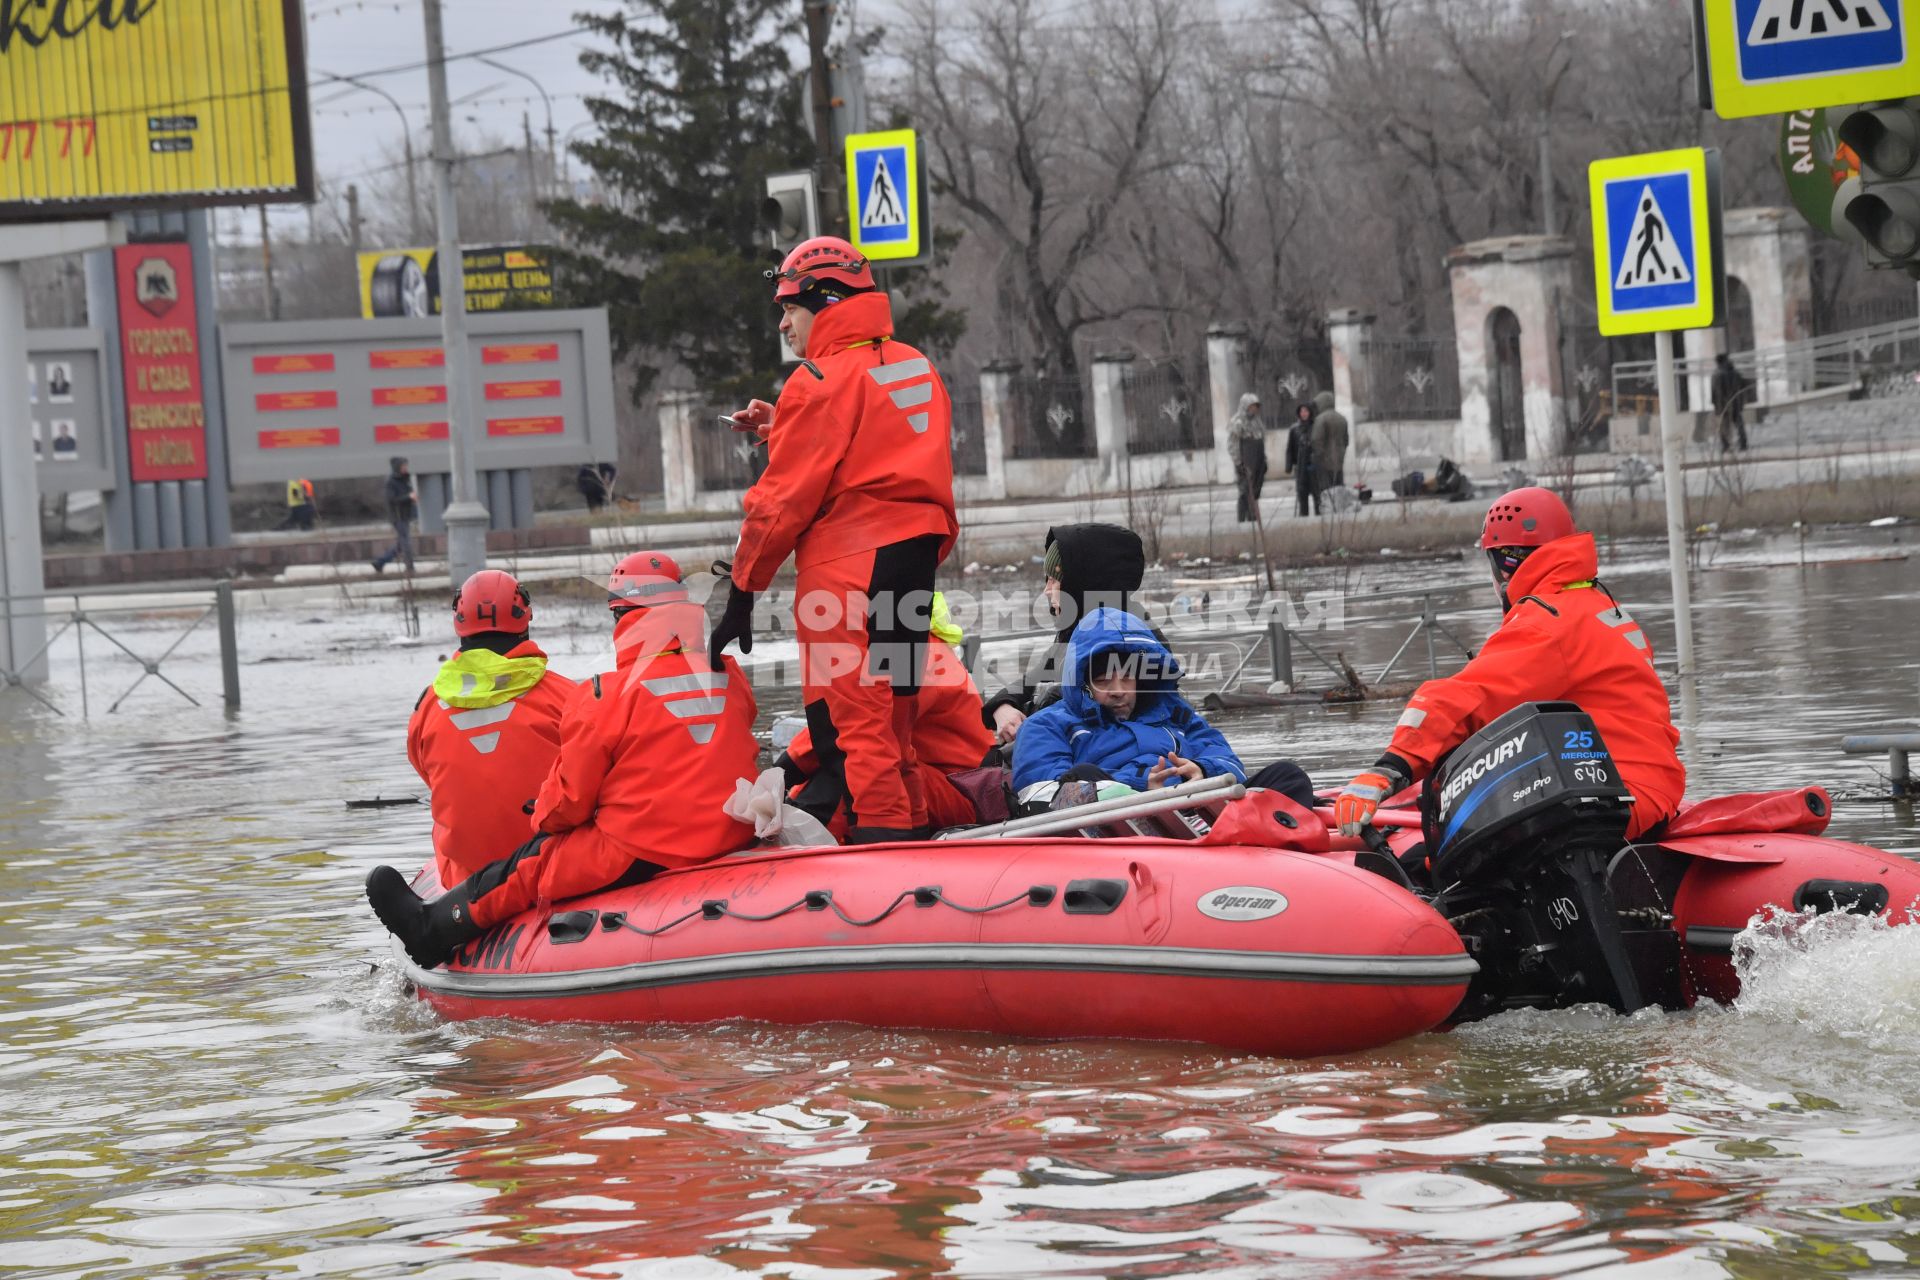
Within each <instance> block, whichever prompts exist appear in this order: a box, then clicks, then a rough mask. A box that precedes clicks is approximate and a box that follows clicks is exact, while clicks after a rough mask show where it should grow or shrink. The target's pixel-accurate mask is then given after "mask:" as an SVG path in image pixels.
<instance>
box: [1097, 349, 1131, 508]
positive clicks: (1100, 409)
mask: <svg viewBox="0 0 1920 1280" xmlns="http://www.w3.org/2000/svg"><path fill="white" fill-rule="evenodd" d="M1132 363H1133V354H1132V353H1131V352H1127V351H1103V352H1097V353H1095V355H1094V357H1093V439H1094V447H1095V450H1096V451H1097V453H1098V455H1099V459H1100V482H1101V487H1102V489H1103V490H1104V491H1106V492H1108V493H1113V492H1117V491H1119V490H1120V489H1123V488H1125V487H1126V482H1127V459H1128V455H1130V454H1131V453H1132V452H1133V440H1132V430H1133V424H1132V423H1131V422H1130V421H1128V417H1127V397H1126V378H1127V366H1128V365H1129V364H1132Z"/></svg>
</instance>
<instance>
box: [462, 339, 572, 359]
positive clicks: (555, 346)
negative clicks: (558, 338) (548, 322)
mask: <svg viewBox="0 0 1920 1280" xmlns="http://www.w3.org/2000/svg"><path fill="white" fill-rule="evenodd" d="M559 358H560V344H559V343H557V342H514V343H509V344H507V345H505V346H499V347H482V348H480V363H482V364H546V363H547V362H548V361H551V360H558V359H559Z"/></svg>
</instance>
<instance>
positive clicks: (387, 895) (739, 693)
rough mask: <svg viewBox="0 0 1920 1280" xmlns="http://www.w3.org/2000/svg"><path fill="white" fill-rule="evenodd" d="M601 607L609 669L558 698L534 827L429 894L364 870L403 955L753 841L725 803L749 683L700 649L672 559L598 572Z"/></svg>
mask: <svg viewBox="0 0 1920 1280" xmlns="http://www.w3.org/2000/svg"><path fill="white" fill-rule="evenodd" d="M607 608H608V609H609V610H611V611H612V613H613V616H614V624H613V647H614V655H615V663H616V669H615V670H613V671H611V672H607V673H605V674H602V675H597V676H595V677H593V679H591V680H589V681H586V682H585V683H583V684H581V685H579V686H577V687H576V688H575V689H574V690H573V693H572V695H571V697H569V699H568V701H567V708H566V712H565V714H564V716H563V717H562V719H561V723H560V752H559V755H558V757H557V758H556V759H555V760H554V763H553V768H552V769H551V770H550V771H549V772H548V774H547V777H546V781H545V782H544V783H543V784H542V785H541V787H540V794H539V798H538V799H537V800H536V801H535V803H534V808H533V824H532V825H533V830H534V831H535V832H536V834H535V835H534V836H533V838H532V839H531V840H528V841H526V842H525V843H524V844H521V845H520V847H519V848H517V849H513V850H512V852H511V853H507V854H506V856H504V857H500V858H499V859H498V860H497V861H494V862H491V863H489V864H488V865H487V866H485V867H483V868H482V869H481V870H480V871H479V872H478V873H476V874H474V875H472V876H470V877H468V878H467V879H465V880H463V881H461V882H460V883H459V884H456V885H454V886H453V887H452V888H450V889H448V890H447V892H446V893H445V894H443V895H442V896H440V897H438V898H435V899H433V900H432V901H430V902H427V901H422V900H421V899H420V898H418V897H416V896H415V895H414V893H413V890H411V889H410V888H408V887H407V881H406V878H405V877H404V876H402V875H401V874H400V873H399V872H398V871H396V870H394V869H393V868H392V867H375V868H374V869H373V871H372V872H371V873H369V874H368V876H367V899H368V901H369V902H370V903H372V905H373V910H374V913H375V914H376V915H378V916H379V917H380V922H381V923H382V924H384V925H386V927H387V929H388V931H389V932H391V933H392V934H393V935H394V936H395V937H397V938H399V939H400V942H401V944H402V945H403V946H404V947H405V948H406V950H407V955H408V956H409V957H411V958H412V960H413V962H414V963H415V964H418V965H420V966H421V967H423V968H428V969H430V968H433V967H434V966H435V965H438V964H441V963H444V962H445V961H446V959H447V957H449V956H450V955H452V954H453V953H454V951H456V950H457V949H459V948H460V947H462V946H464V945H466V944H467V943H468V942H470V941H472V940H473V939H474V938H476V937H478V936H479V935H480V934H481V933H482V932H483V931H484V930H486V929H489V928H492V927H493V926H494V925H496V924H498V923H500V922H501V921H502V920H505V919H507V918H509V917H511V916H514V915H517V914H519V913H520V912H522V911H525V910H527V909H528V908H529V907H532V906H534V905H535V904H536V903H540V902H553V901H557V900H559V899H562V898H572V897H578V896H579V895H580V894H583V893H592V892H594V891H595V890H597V889H603V888H606V887H607V886H609V885H612V884H616V883H619V884H639V883H642V882H644V881H646V880H650V879H652V878H653V877H654V876H655V875H658V874H659V873H660V872H661V871H663V870H665V869H668V868H674V867H691V866H698V865H699V864H701V863H703V862H708V861H711V860H712V859H714V858H717V857H720V856H721V855H722V854H726V853H731V852H733V851H734V850H736V849H744V848H745V847H746V846H747V845H749V844H751V843H752V842H753V828H752V826H750V825H748V824H747V823H743V822H739V821H737V820H735V819H733V818H731V817H728V816H727V814H726V811H725V806H726V803H727V801H728V800H729V799H731V798H732V796H733V792H734V785H735V784H736V783H737V782H739V781H741V780H742V779H746V780H751V779H753V778H754V777H755V776H756V775H757V773H758V770H757V769H756V768H755V761H756V760H757V758H758V756H759V751H760V744H759V742H758V741H757V740H756V739H755V738H754V736H753V717H754V711H755V706H754V698H753V689H752V688H751V686H749V685H748V684H747V678H746V676H745V674H744V673H742V672H741V670H740V665H739V664H738V663H737V662H735V661H734V660H733V659H731V658H727V659H724V660H723V661H722V662H721V663H720V664H719V667H718V669H715V668H714V667H713V666H711V665H710V664H709V662H708V660H707V655H706V654H705V653H704V652H702V651H701V648H700V640H701V635H702V632H703V631H704V629H705V626H704V623H705V614H704V612H703V611H702V610H701V608H700V606H698V605H696V604H693V603H692V602H691V601H690V600H689V599H688V597H687V591H686V587H685V586H684V585H683V583H682V582H681V579H680V567H679V566H678V565H677V564H675V563H674V562H673V560H672V559H670V558H669V557H667V556H666V555H663V554H661V553H660V552H657V551H641V552H636V553H635V554H633V555H631V556H628V557H627V558H626V559H624V560H622V561H621V562H620V563H619V564H618V565H617V566H615V568H614V571H613V576H612V577H611V578H610V579H608V582H607ZM497 852H500V853H506V850H505V849H502V850H500V851H497Z"/></svg>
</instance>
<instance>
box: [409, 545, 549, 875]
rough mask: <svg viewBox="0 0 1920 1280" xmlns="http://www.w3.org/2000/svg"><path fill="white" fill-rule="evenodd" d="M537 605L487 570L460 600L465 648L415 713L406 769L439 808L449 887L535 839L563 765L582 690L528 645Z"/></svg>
mask: <svg viewBox="0 0 1920 1280" xmlns="http://www.w3.org/2000/svg"><path fill="white" fill-rule="evenodd" d="M532 625H533V601H532V600H531V599H529V598H528V596H527V590H526V588H525V587H522V586H521V585H520V584H519V583H518V582H517V581H515V580H514V577H513V575H512V574H509V573H502V572H501V571H500V570H498V569H482V570H481V571H480V572H478V573H476V574H474V575H473V576H472V577H471V578H468V579H467V580H466V582H464V583H463V584H461V587H460V591H459V594H457V595H455V596H454V598H453V633H454V634H455V635H456V636H458V637H459V638H460V649H459V651H458V652H457V653H455V654H454V655H453V656H452V657H451V658H449V659H447V661H446V662H445V663H444V664H443V665H442V666H441V668H440V672H439V674H438V675H436V676H434V678H433V683H432V684H431V685H429V686H428V687H427V688H426V689H425V690H424V691H422V692H421V694H420V699H419V701H417V702H415V703H414V704H413V719H412V721H411V722H409V723H408V725H407V760H408V762H409V763H411V764H412V765H413V768H414V771H415V772H416V773H418V774H419V775H420V780H421V781H422V782H425V783H426V784H427V793H428V796H429V797H430V798H431V800H432V803H433V856H434V858H435V860H436V861H437V863H438V864H439V868H440V883H442V884H458V883H459V882H460V881H462V880H465V879H466V878H467V877H468V876H470V875H472V874H473V873H474V872H476V871H478V870H480V868H482V867H484V866H486V865H487V864H488V863H489V862H491V861H493V860H494V859H495V858H497V857H498V856H500V852H501V850H503V849H511V848H513V847H514V846H515V845H517V844H519V843H520V842H522V841H523V840H525V839H526V838H527V837H528V836H530V835H532V834H533V824H532V823H531V822H530V821H529V820H528V818H527V813H528V810H529V806H531V805H532V803H533V798H534V796H535V795H537V794H538V793H539V791H540V784H541V782H543V781H544V780H545V779H546V776H547V771H548V770H549V769H551V768H552V767H553V760H554V757H555V756H557V755H559V754H560V716H561V713H562V712H563V711H565V710H566V705H567V697H568V695H570V694H571V693H572V692H573V689H574V684H573V681H571V680H569V679H567V678H566V677H565V676H563V675H561V674H560V673H559V672H557V671H549V670H548V669H547V655H546V654H545V653H543V652H541V650H540V646H539V645H537V644H535V643H534V642H533V641H532V640H531V639H529V638H528V635H527V631H528V628H529V627H531V626H532Z"/></svg>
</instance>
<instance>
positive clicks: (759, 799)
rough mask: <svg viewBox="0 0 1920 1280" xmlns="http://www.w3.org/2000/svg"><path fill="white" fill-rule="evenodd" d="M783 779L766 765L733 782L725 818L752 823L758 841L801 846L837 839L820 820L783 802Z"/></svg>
mask: <svg viewBox="0 0 1920 1280" xmlns="http://www.w3.org/2000/svg"><path fill="white" fill-rule="evenodd" d="M786 800H787V780H786V776H785V775H784V774H782V773H781V772H780V770H778V769H768V770H766V771H765V772H763V773H762V774H761V775H760V776H759V777H757V778H755V779H754V780H753V781H751V782H749V781H747V779H745V778H742V779H740V780H739V781H738V782H736V783H734V784H733V797H732V799H730V800H728V801H727V803H726V805H725V806H724V811H725V813H726V815H727V816H728V817H729V818H733V819H736V820H738V821H740V822H750V823H752V824H753V834H754V835H755V836H756V837H758V838H759V840H760V842H761V843H762V844H776V845H783V846H788V847H803V846H813V845H827V844H834V843H837V842H836V841H835V840H834V838H833V836H832V835H831V834H830V833H829V832H828V831H827V828H826V826H825V825H824V824H822V823H821V821H820V820H819V819H818V818H816V817H814V816H813V815H812V814H810V813H807V812H805V811H804V810H800V809H796V808H794V807H793V806H792V805H790V804H788V803H787V802H786Z"/></svg>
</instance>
